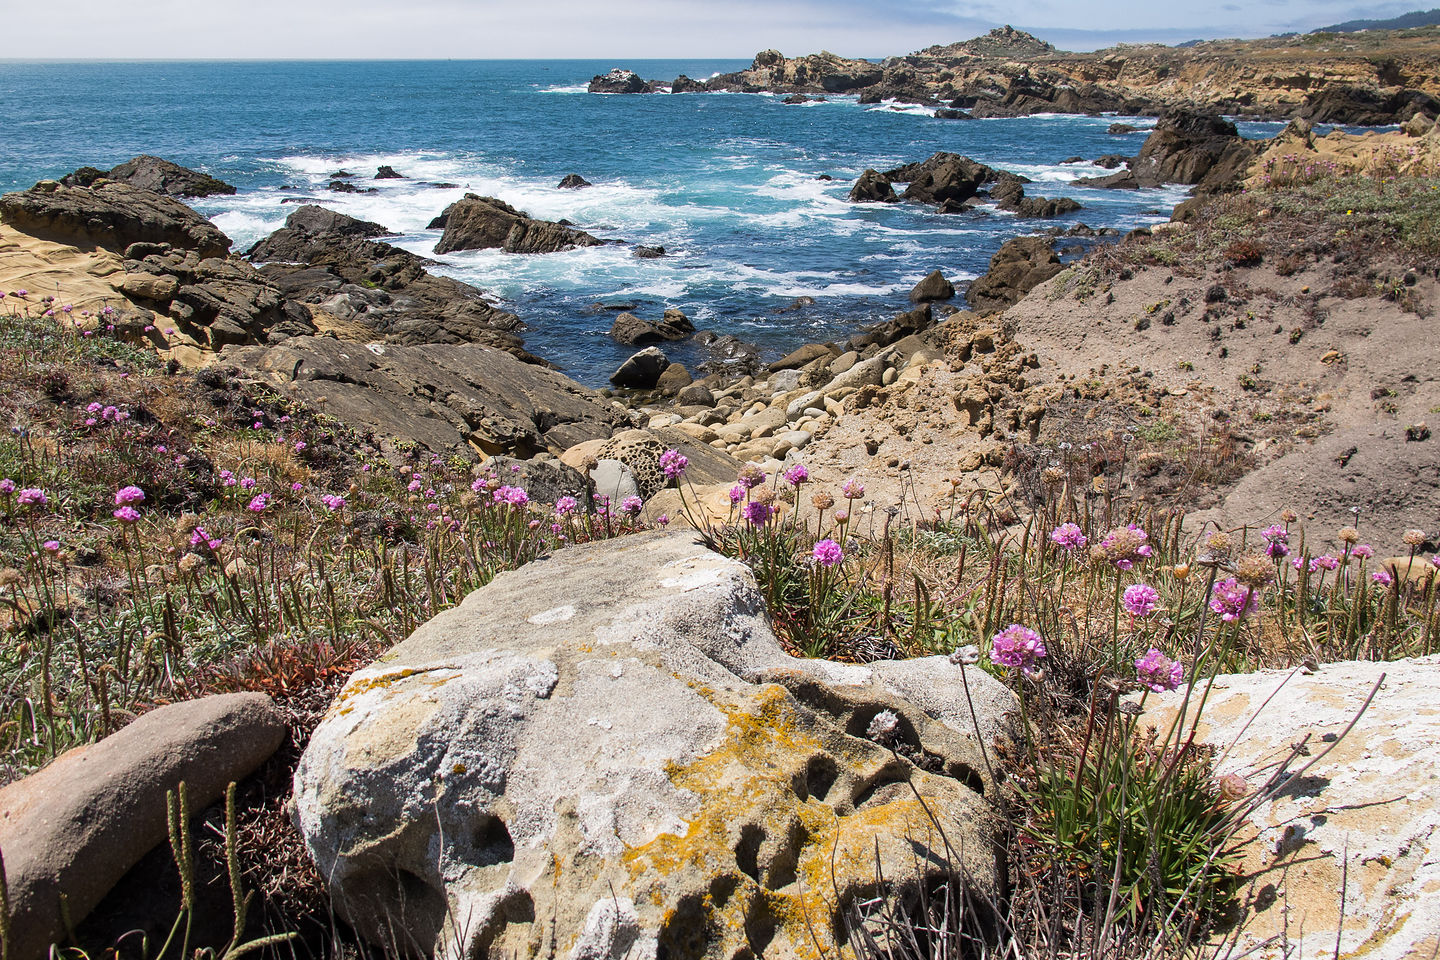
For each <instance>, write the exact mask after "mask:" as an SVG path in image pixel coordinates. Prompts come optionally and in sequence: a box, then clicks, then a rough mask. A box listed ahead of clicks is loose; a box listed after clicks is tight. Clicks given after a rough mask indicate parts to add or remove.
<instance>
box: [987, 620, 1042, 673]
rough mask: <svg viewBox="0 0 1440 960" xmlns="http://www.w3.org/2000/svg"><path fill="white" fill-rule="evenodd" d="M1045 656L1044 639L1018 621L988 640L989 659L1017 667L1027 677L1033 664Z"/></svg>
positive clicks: (998, 663)
mask: <svg viewBox="0 0 1440 960" xmlns="http://www.w3.org/2000/svg"><path fill="white" fill-rule="evenodd" d="M1044 656H1045V641H1044V640H1042V639H1040V634H1038V633H1036V632H1035V631H1034V630H1031V629H1030V628H1029V627H1022V626H1021V625H1020V624H1018V623H1012V624H1010V626H1008V627H1006V628H1005V629H1004V630H1001V631H1000V632H999V633H997V634H995V636H994V637H993V638H992V639H991V641H990V661H991V662H992V663H994V664H996V665H997V666H1001V667H1019V668H1020V669H1021V671H1023V672H1024V674H1025V675H1026V676H1027V677H1028V676H1030V675H1031V674H1032V673H1034V672H1035V664H1036V662H1038V661H1039V660H1040V659H1041V658H1042V657H1044Z"/></svg>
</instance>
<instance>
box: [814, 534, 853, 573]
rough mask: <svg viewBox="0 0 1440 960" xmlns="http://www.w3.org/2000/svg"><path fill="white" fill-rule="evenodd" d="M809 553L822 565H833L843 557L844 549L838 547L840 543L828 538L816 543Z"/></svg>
mask: <svg viewBox="0 0 1440 960" xmlns="http://www.w3.org/2000/svg"><path fill="white" fill-rule="evenodd" d="M811 555H812V556H813V557H814V558H815V562H816V563H818V564H820V566H822V567H833V566H835V565H836V564H838V563H840V562H841V561H842V560H844V559H845V551H844V550H842V549H840V544H838V543H836V542H835V541H834V540H829V539H826V540H821V541H820V542H818V543H816V544H815V549H814V550H813V551H811Z"/></svg>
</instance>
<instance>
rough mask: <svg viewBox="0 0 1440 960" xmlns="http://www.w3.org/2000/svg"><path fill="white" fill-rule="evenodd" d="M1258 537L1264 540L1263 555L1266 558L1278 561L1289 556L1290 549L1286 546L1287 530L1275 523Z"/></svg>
mask: <svg viewBox="0 0 1440 960" xmlns="http://www.w3.org/2000/svg"><path fill="white" fill-rule="evenodd" d="M1260 535H1261V536H1262V537H1264V538H1265V555H1266V556H1267V557H1270V558H1272V559H1275V560H1279V559H1280V558H1282V557H1287V556H1289V555H1290V547H1289V546H1287V544H1288V543H1289V542H1290V531H1289V530H1286V529H1285V528H1284V527H1282V526H1281V525H1280V524H1278V523H1277V524H1275V525H1274V526H1272V527H1266V528H1265V530H1264V531H1262V532H1261V534H1260Z"/></svg>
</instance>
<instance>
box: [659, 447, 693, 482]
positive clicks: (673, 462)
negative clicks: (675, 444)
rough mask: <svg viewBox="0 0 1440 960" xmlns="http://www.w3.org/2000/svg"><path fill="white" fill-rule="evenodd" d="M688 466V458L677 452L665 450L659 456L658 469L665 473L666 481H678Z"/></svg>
mask: <svg viewBox="0 0 1440 960" xmlns="http://www.w3.org/2000/svg"><path fill="white" fill-rule="evenodd" d="M689 465H690V458H689V457H687V456H685V455H684V454H682V453H681V452H680V451H679V450H666V451H665V452H664V453H662V454H660V469H662V470H664V471H665V479H666V480H679V479H680V478H681V477H682V476H684V475H685V468H686V467H688V466H689Z"/></svg>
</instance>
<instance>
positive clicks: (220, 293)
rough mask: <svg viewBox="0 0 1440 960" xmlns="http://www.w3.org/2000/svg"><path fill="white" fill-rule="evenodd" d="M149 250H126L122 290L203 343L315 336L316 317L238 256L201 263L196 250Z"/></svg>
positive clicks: (216, 346) (213, 346)
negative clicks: (313, 318)
mask: <svg viewBox="0 0 1440 960" xmlns="http://www.w3.org/2000/svg"><path fill="white" fill-rule="evenodd" d="M148 246H158V247H159V249H156V250H154V251H153V252H152V251H150V250H149V249H147V245H141V244H136V245H132V246H131V247H130V248H128V250H127V251H126V259H125V270H126V275H125V278H124V281H123V282H122V283H121V284H120V286H119V288H118V289H119V290H120V292H122V293H124V294H125V295H126V296H128V297H130V298H131V299H132V300H140V301H142V302H144V303H146V304H147V305H148V306H150V307H152V308H153V309H155V310H156V311H157V312H159V313H163V314H165V315H166V316H167V317H169V321H167V322H169V323H172V324H173V325H174V326H175V327H177V328H179V329H180V331H181V332H183V333H185V334H186V335H187V336H189V337H190V338H191V339H192V340H194V341H195V342H196V343H197V344H199V345H201V346H204V347H208V348H209V349H211V350H214V351H218V350H221V349H222V348H224V347H227V346H230V345H232V344H245V343H274V342H278V341H280V340H284V339H286V338H288V337H298V336H305V335H307V334H313V333H314V332H315V324H314V323H313V322H312V321H311V319H310V312H309V310H307V309H306V308H305V307H304V306H303V305H302V304H299V303H297V302H295V301H294V300H292V299H290V298H288V297H287V296H286V295H285V294H284V292H282V291H281V289H280V288H279V287H277V286H276V285H275V284H274V283H272V282H271V281H270V279H269V278H267V277H266V276H265V275H264V274H262V273H261V272H260V271H258V270H256V269H255V268H254V267H253V266H251V265H250V264H249V263H246V262H245V261H244V260H242V259H240V258H239V257H238V256H230V257H205V258H203V259H202V258H201V257H200V256H199V255H198V254H197V253H195V252H194V251H193V250H177V249H174V248H170V247H169V246H168V245H163V244H162V245H148Z"/></svg>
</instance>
